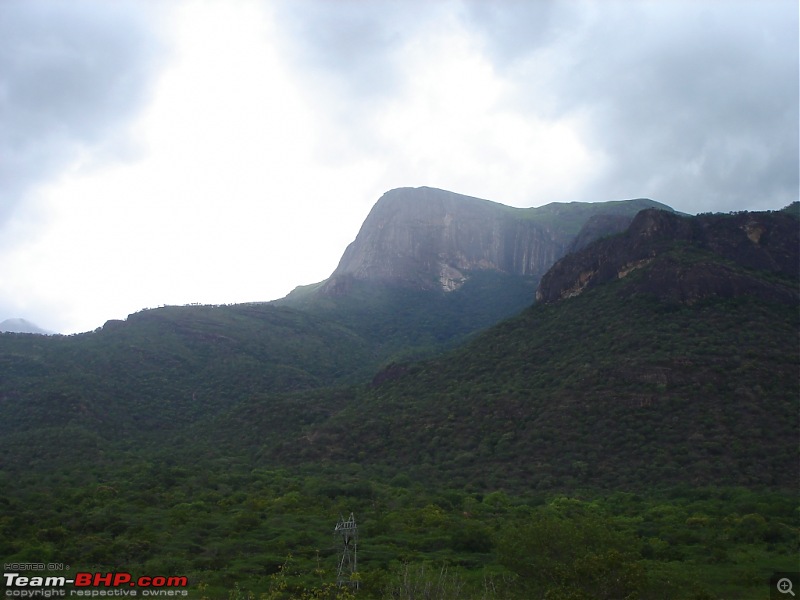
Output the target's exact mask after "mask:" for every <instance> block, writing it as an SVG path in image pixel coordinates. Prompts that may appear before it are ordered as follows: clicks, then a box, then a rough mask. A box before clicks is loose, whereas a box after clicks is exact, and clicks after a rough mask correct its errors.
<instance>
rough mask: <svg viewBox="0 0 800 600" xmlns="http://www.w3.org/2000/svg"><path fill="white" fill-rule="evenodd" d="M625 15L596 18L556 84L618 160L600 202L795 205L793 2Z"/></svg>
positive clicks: (603, 182) (623, 7) (620, 11)
mask: <svg viewBox="0 0 800 600" xmlns="http://www.w3.org/2000/svg"><path fill="white" fill-rule="evenodd" d="M616 9H617V11H616V14H614V13H613V12H611V11H609V14H598V15H596V16H595V18H594V19H593V21H592V22H591V23H590V24H589V27H587V29H586V37H585V38H584V39H583V40H582V41H581V44H580V46H579V47H578V48H577V49H576V50H577V52H576V57H577V60H576V65H575V69H574V72H573V73H571V74H570V75H569V76H566V77H564V78H562V79H561V80H560V81H559V82H557V83H558V87H559V94H560V95H561V96H562V97H563V98H564V99H565V101H566V105H567V106H570V107H577V108H583V109H586V110H587V111H588V115H589V118H590V119H591V133H592V139H593V143H594V144H596V146H597V147H599V148H602V150H603V152H604V153H605V154H606V155H607V156H608V157H609V158H610V165H609V169H608V170H607V172H605V173H604V174H603V176H602V177H601V179H600V180H599V181H597V182H595V185H596V186H597V188H598V191H599V192H601V193H604V194H605V195H608V194H611V195H651V196H657V197H658V199H660V200H664V201H667V202H670V203H673V204H675V205H680V207H681V208H682V209H684V210H692V211H695V210H726V209H730V208H737V209H742V208H778V207H779V206H782V205H785V204H787V203H788V202H790V201H792V200H796V199H797V191H798V190H797V182H798V143H797V142H798V133H797V132H798V91H797V90H798V55H797V5H796V3H794V2H775V1H773V2H769V1H767V2H758V3H744V2H743V3H735V2H724V3H723V2H714V1H712V2H704V3H702V2H700V3H678V2H675V3H662V4H658V3H655V4H652V5H644V6H641V7H640V6H637V5H636V3H621V4H620V5H617V7H616Z"/></svg>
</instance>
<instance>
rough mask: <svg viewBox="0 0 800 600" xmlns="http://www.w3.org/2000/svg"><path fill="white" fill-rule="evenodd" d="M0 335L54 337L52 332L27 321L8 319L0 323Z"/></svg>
mask: <svg viewBox="0 0 800 600" xmlns="http://www.w3.org/2000/svg"><path fill="white" fill-rule="evenodd" d="M0 333H36V334H40V335H53V332H52V331H48V330H47V329H42V328H41V327H39V326H38V325H36V323H32V322H31V321H28V320H27V319H20V318H17V319H6V320H5V321H3V322H0Z"/></svg>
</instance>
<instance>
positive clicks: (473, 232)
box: [320, 187, 667, 300]
mask: <svg viewBox="0 0 800 600" xmlns="http://www.w3.org/2000/svg"><path fill="white" fill-rule="evenodd" d="M655 204H656V203H654V202H652V201H649V200H632V201H624V202H618V203H597V204H594V205H593V204H587V203H571V204H551V205H547V206H546V207H542V208H524V209H523V208H512V207H509V206H505V205H502V204H498V203H495V202H490V201H488V200H481V199H478V198H472V197H469V196H463V195H461V194H456V193H453V192H448V191H444V190H438V189H434V188H427V187H422V188H399V189H395V190H391V191H389V192H387V193H386V194H384V195H383V197H381V199H380V200H379V201H378V202H377V204H375V206H374V207H373V209H372V211H371V212H370V214H369V216H368V217H367V218H366V220H365V221H364V224H363V225H362V227H361V230H360V231H359V233H358V236H357V237H356V239H355V241H354V242H353V243H351V244H350V245H349V246H348V248H347V249H346V250H345V252H344V254H343V256H342V258H341V260H340V262H339V265H338V267H337V268H336V270H335V271H334V272H333V274H332V275H331V277H330V278H329V279H328V280H327V281H326V282H325V283H324V284H323V285H322V286H321V288H320V290H321V292H322V293H323V294H326V295H339V294H344V293H346V292H347V290H348V289H349V287H350V285H351V283H352V281H353V280H366V281H375V282H383V283H391V284H399V285H403V286H408V287H413V288H416V289H423V290H442V291H444V292H450V291H453V290H456V289H458V288H460V287H461V286H462V285H463V284H464V282H465V281H466V280H467V279H468V278H469V274H470V272H474V271H481V270H494V271H499V272H502V273H507V274H510V275H519V276H526V277H534V278H536V279H537V280H538V279H539V278H540V277H541V276H542V275H543V274H544V273H545V272H546V271H547V270H548V269H549V268H550V266H551V265H552V264H553V263H554V262H555V261H556V260H558V259H559V258H560V257H561V256H563V255H564V254H565V253H566V252H567V251H568V249H569V247H570V244H571V243H572V242H573V240H574V239H575V235H576V232H580V233H581V234H582V237H581V243H587V242H588V241H590V240H591V239H594V238H595V237H598V236H602V235H608V234H609V233H614V232H616V231H619V230H621V229H624V227H625V226H627V224H628V223H630V220H631V219H632V218H633V215H634V214H635V213H636V211H637V210H639V209H641V208H644V207H646V206H652V205H655ZM660 206H663V205H660ZM664 208H667V207H664ZM602 213H610V214H605V216H606V219H605V220H604V221H603V220H601V221H596V222H594V224H593V227H591V228H589V229H588V230H582V229H581V228H582V227H583V226H584V225H585V224H586V223H587V221H588V220H589V219H591V218H592V217H594V216H597V215H598V214H602ZM531 300H532V299H531Z"/></svg>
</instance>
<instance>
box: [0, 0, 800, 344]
mask: <svg viewBox="0 0 800 600" xmlns="http://www.w3.org/2000/svg"><path fill="white" fill-rule="evenodd" d="M798 72H799V68H798V3H797V1H796V0H752V1H750V0H691V1H681V0H655V1H649V0H602V1H599V0H595V1H590V0H553V1H548V0H495V1H492V0H459V1H457V0H436V1H422V0H397V1H394V0H372V1H367V0H273V1H269V0H258V1H257V0H252V1H250V0H216V1H215V0H161V1H158V0H130V1H126V0H115V1H114V2H108V1H107V0H69V1H67V0H0V321H2V320H4V319H6V318H14V317H21V318H25V319H28V320H30V321H33V322H35V323H36V324H38V325H39V326H41V327H44V328H45V329H49V330H52V331H56V332H59V333H65V334H70V333H77V332H83V331H90V330H93V329H95V328H97V327H100V326H102V324H103V323H104V322H105V321H106V320H109V319H124V318H125V317H126V316H127V315H128V314H130V313H134V312H137V311H139V310H142V309H144V308H154V307H158V306H162V305H172V304H177V305H183V304H190V303H202V304H229V303H239V302H253V301H267V300H273V299H276V298H280V297H282V296H284V295H286V294H287V293H288V292H289V291H291V290H292V289H293V288H294V287H295V286H297V285H303V284H309V283H314V282H317V281H321V280H323V279H325V278H326V277H328V276H329V275H330V273H331V272H332V271H333V270H334V269H335V267H336V265H337V263H338V261H339V258H340V256H341V254H342V252H343V251H344V249H345V247H346V246H347V244H348V243H350V242H351V241H352V240H353V239H354V238H355V236H356V234H357V233H358V230H359V228H360V226H361V223H362V222H363V220H364V219H365V218H366V216H367V214H368V212H369V210H370V209H371V207H372V206H373V205H374V203H375V202H376V201H377V200H378V199H379V198H380V196H381V195H382V194H383V193H384V192H386V191H388V190H390V189H393V188H397V187H407V186H410V187H416V186H423V185H424V186H431V187H437V188H442V189H447V190H450V191H454V192H458V193H462V194H467V195H470V196H476V197H480V198H485V199H488V200H493V201H495V202H501V203H503V204H507V205H511V206H517V207H531V206H541V205H544V204H547V203H549V202H570V201H581V202H594V201H606V200H621V199H626V198H639V197H648V198H652V199H654V200H658V201H660V202H663V203H666V204H668V205H670V206H672V207H673V208H675V209H676V210H680V211H683V212H687V213H692V214H694V213H698V212H710V211H713V212H729V211H738V210H772V209H779V208H782V207H783V206H786V205H787V204H789V203H790V202H793V201H795V200H797V199H798V162H799V155H798V154H799V153H798V131H799V127H800V124H799V122H798V112H799V111H800V109H799V108H798V106H799V100H798V89H799V88H800V83H799V82H798Z"/></svg>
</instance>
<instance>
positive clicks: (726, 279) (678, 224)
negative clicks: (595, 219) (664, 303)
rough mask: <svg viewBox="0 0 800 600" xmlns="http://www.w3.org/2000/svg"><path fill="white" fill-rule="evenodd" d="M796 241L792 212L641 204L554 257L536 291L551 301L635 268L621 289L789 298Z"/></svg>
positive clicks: (676, 297)
mask: <svg viewBox="0 0 800 600" xmlns="http://www.w3.org/2000/svg"><path fill="white" fill-rule="evenodd" d="M799 248H800V228H799V227H798V220H797V219H796V218H795V217H793V216H791V215H789V214H786V213H781V212H761V213H739V214H733V215H722V214H718V215H700V216H697V217H688V216H678V215H676V214H673V213H668V212H665V211H660V210H653V209H651V210H645V211H642V212H641V213H639V214H638V215H637V216H636V218H635V219H634V220H633V221H632V223H631V225H630V227H629V228H628V229H627V231H626V232H625V233H623V234H621V235H619V236H615V237H612V238H609V239H604V240H599V241H596V242H595V243H593V244H591V245H589V246H588V247H586V248H584V249H583V250H581V251H579V252H576V253H574V254H570V255H568V256H566V257H564V258H563V259H561V260H560V261H559V262H558V263H556V264H555V265H554V266H553V268H552V269H551V270H550V271H549V272H548V273H547V274H545V276H544V277H543V278H542V280H541V282H540V285H539V289H538V290H537V293H536V298H537V300H539V301H542V302H554V301H557V300H561V299H565V298H569V297H572V296H576V295H578V294H581V293H583V292H584V291H585V290H587V289H590V288H591V287H593V286H596V285H599V284H601V283H605V282H608V281H612V280H615V279H622V278H625V277H627V276H629V275H630V274H631V273H633V272H635V271H639V270H641V271H642V272H641V273H640V274H639V275H640V276H639V277H637V278H636V281H635V283H633V284H632V285H631V286H629V288H628V292H630V293H636V292H643V293H649V294H654V295H656V296H658V297H660V298H662V299H667V300H671V301H676V302H681V303H687V304H691V303H694V302H696V301H698V300H701V299H703V298H707V297H710V296H719V297H732V296H737V295H740V294H745V293H746V294H752V295H756V296H759V297H762V298H769V299H773V300H778V301H786V302H796V301H797V298H798V289H797V286H796V285H795V284H796V280H797V278H798V265H800V250H799ZM765 275H772V277H765ZM792 282H794V283H792Z"/></svg>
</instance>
